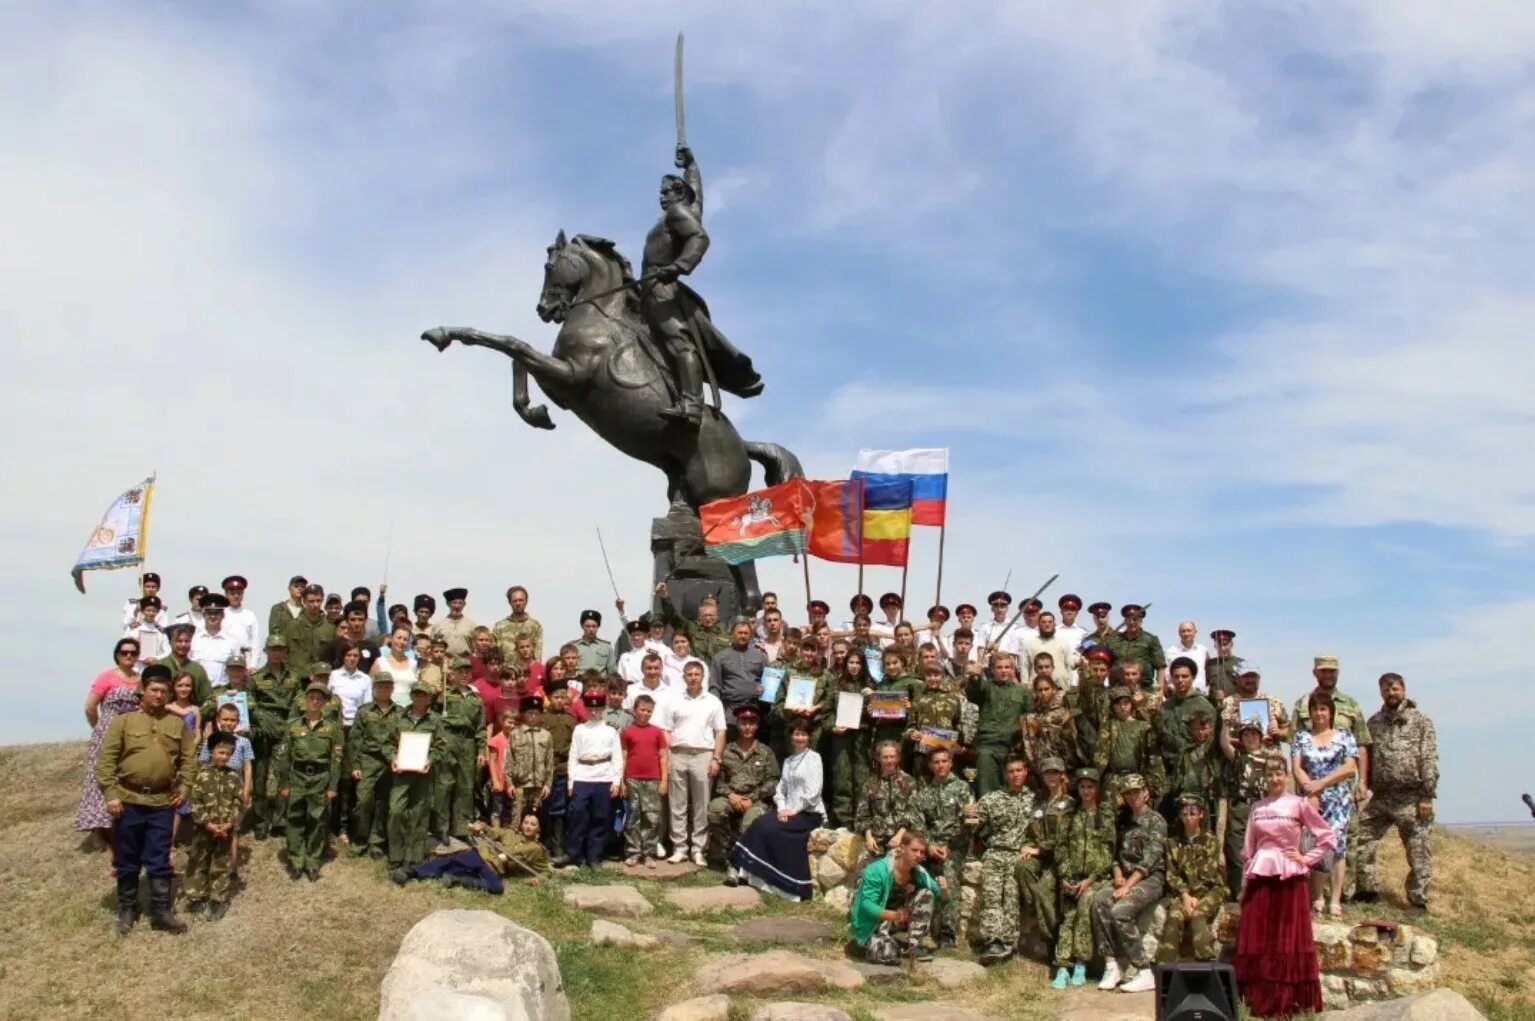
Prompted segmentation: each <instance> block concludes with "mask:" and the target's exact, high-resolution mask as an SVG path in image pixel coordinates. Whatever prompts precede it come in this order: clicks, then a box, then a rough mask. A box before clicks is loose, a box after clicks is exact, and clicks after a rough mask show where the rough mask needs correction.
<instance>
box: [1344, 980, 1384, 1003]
mask: <svg viewBox="0 0 1535 1021" xmlns="http://www.w3.org/2000/svg"><path fill="white" fill-rule="evenodd" d="M1343 981H1344V983H1345V984H1346V985H1347V986H1348V998H1349V999H1351V1000H1384V999H1385V998H1386V997H1388V996H1390V995H1391V990H1390V989H1389V988H1387V986H1386V980H1385V979H1383V978H1346V979H1344V980H1343Z"/></svg>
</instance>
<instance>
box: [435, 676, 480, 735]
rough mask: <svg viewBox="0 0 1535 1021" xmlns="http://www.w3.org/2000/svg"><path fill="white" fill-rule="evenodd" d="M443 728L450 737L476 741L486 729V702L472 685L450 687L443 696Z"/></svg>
mask: <svg viewBox="0 0 1535 1021" xmlns="http://www.w3.org/2000/svg"><path fill="white" fill-rule="evenodd" d="M440 712H441V715H442V729H443V732H444V733H445V734H447V735H449V736H450V737H453V738H457V739H459V740H466V741H476V740H478V739H479V737H480V735H481V734H482V733H484V731H485V703H484V702H482V701H480V693H479V692H478V691H476V690H475V689H474V687H473V686H472V685H466V686H465V687H462V688H449V689H448V690H447V692H445V693H444V694H443V696H442V709H441V710H440Z"/></svg>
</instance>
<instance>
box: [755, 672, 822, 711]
mask: <svg viewBox="0 0 1535 1021" xmlns="http://www.w3.org/2000/svg"><path fill="white" fill-rule="evenodd" d="M763 672H764V673H766V671H763ZM783 707H784V708H785V709H802V710H803V709H814V708H815V707H816V706H815V678H814V677H791V678H790V679H789V691H788V693H787V694H785V695H784V700H783Z"/></svg>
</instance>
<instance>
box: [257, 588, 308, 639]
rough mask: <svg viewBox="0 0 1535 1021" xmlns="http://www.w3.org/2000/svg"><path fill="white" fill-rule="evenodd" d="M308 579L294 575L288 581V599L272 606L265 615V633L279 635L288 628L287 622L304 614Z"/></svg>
mask: <svg viewBox="0 0 1535 1021" xmlns="http://www.w3.org/2000/svg"><path fill="white" fill-rule="evenodd" d="M308 586H309V579H307V578H305V577H304V576H303V575H302V574H295V575H294V576H293V577H291V578H289V579H288V598H287V599H284V600H282V601H280V602H276V603H273V604H272V608H271V609H270V610H268V611H267V615H266V633H267V634H269V635H280V634H282V633H283V632H284V631H286V630H287V628H288V622H289V621H291V620H292V619H293V618H295V617H297V616H298V615H299V614H301V613H303V612H304V589H306V588H307V587H308Z"/></svg>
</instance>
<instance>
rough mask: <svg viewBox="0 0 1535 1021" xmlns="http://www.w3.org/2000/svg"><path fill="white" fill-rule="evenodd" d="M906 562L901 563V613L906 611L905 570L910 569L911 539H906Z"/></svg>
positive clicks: (903, 613)
mask: <svg viewBox="0 0 1535 1021" xmlns="http://www.w3.org/2000/svg"><path fill="white" fill-rule="evenodd" d="M906 542H907V546H906V563H904V564H902V565H901V614H902V615H903V616H904V615H905V613H906V572H907V571H909V570H911V540H910V539H907V540H906Z"/></svg>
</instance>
